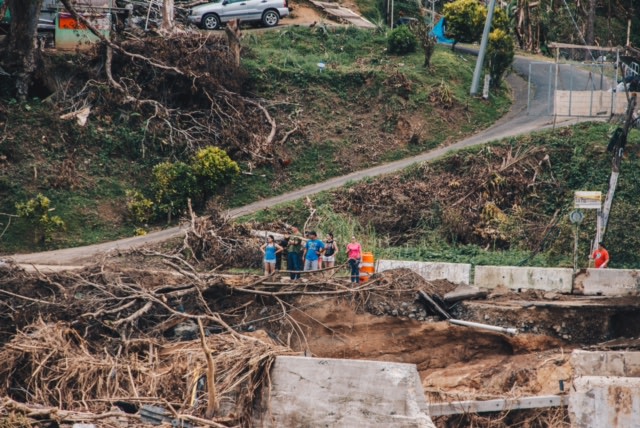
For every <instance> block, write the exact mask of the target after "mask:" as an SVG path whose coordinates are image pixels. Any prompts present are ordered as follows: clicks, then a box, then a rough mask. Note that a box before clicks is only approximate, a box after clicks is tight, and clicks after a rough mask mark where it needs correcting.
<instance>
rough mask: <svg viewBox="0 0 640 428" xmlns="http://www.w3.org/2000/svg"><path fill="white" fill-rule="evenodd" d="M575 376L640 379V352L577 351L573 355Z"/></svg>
mask: <svg viewBox="0 0 640 428" xmlns="http://www.w3.org/2000/svg"><path fill="white" fill-rule="evenodd" d="M571 365H572V366H573V374H574V376H576V377H578V376H618V377H620V376H622V377H638V378H640V352H626V351H606V352H589V351H582V350H575V351H573V352H572V353H571Z"/></svg>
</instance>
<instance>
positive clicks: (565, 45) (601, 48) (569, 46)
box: [548, 42, 620, 52]
mask: <svg viewBox="0 0 640 428" xmlns="http://www.w3.org/2000/svg"><path fill="white" fill-rule="evenodd" d="M548 46H549V47H550V48H560V49H563V48H565V49H589V50H592V51H601V52H617V51H619V50H620V48H619V47H615V48H610V47H606V46H585V45H574V44H571V43H557V42H551V43H549V44H548Z"/></svg>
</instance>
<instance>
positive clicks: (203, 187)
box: [191, 147, 240, 203]
mask: <svg viewBox="0 0 640 428" xmlns="http://www.w3.org/2000/svg"><path fill="white" fill-rule="evenodd" d="M191 168H192V169H193V174H194V175H195V177H196V180H197V185H198V189H199V191H200V192H201V200H200V201H199V202H201V203H204V202H206V200H207V199H208V198H209V197H210V196H211V195H212V194H214V193H215V191H216V190H217V189H218V188H219V186H220V185H221V184H224V183H228V182H229V181H231V180H232V179H233V177H235V176H236V175H238V174H239V173H240V167H239V166H238V164H237V163H236V162H234V161H233V160H232V159H231V158H230V157H229V155H228V154H227V153H226V152H225V151H224V150H222V149H219V148H218V147H206V148H204V149H201V150H199V151H198V153H196V155H195V156H194V158H193V161H192V162H191Z"/></svg>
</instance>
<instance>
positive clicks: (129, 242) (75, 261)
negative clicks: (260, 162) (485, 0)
mask: <svg viewBox="0 0 640 428" xmlns="http://www.w3.org/2000/svg"><path fill="white" fill-rule="evenodd" d="M530 62H532V61H531V60H530V59H528V58H524V57H518V58H517V59H516V61H515V63H514V68H515V69H516V70H517V71H518V72H521V73H524V72H525V71H526V70H528V65H529V63H530ZM536 79H539V80H542V79H546V75H545V76H533V75H532V81H533V83H534V84H535V82H536ZM507 81H508V83H509V85H510V86H511V88H512V93H513V99H514V103H513V105H512V106H511V110H510V111H509V113H507V114H506V115H505V116H504V117H503V118H501V119H500V120H499V121H498V122H496V123H495V124H494V125H493V126H491V127H490V128H488V129H486V130H484V131H482V132H479V133H478V134H476V135H473V136H471V137H469V138H465V139H464V140H461V141H458V142H457V143H454V144H451V145H449V146H447V147H440V148H437V149H434V150H430V151H428V152H425V153H422V154H420V155H417V156H413V157H410V158H406V159H402V160H398V161H395V162H390V163H386V164H383V165H378V166H375V167H372V168H368V169H364V170H361V171H356V172H353V173H351V174H347V175H344V176H341V177H334V178H332V179H329V180H327V181H323V182H321V183H316V184H312V185H309V186H306V187H302V188H300V189H298V190H295V191H293V192H289V193H285V194H283V195H279V196H275V197H272V198H268V199H263V200H260V201H257V202H254V203H252V204H249V205H245V206H243V207H239V208H234V209H232V210H230V211H229V215H230V216H231V217H233V218H236V217H240V216H243V215H246V214H251V213H254V212H256V211H259V210H261V209H264V208H267V207H272V206H274V205H277V204H280V203H283V202H289V201H293V200H296V199H299V198H302V197H304V196H310V195H314V194H316V193H320V192H323V191H326V190H331V189H334V188H337V187H340V186H344V185H345V184H346V183H348V182H353V181H359V180H362V179H365V178H368V177H375V176H379V175H384V174H390V173H393V172H396V171H399V170H402V169H404V168H407V167H408V166H410V165H413V164H415V163H419V162H428V161H433V160H435V159H438V158H440V157H442V156H444V155H445V154H447V153H450V152H452V151H454V150H459V149H462V148H465V147H470V146H475V145H479V144H484V143H487V142H490V141H494V140H499V139H503V138H507V137H515V136H518V135H522V134H528V133H531V132H534V131H539V130H543V129H547V128H551V127H553V126H556V127H560V126H568V125H571V124H574V123H577V122H579V121H587V120H591V121H592V120H594V119H590V118H557V119H556V120H555V121H554V117H553V116H542V115H540V116H536V115H529V114H528V111H527V100H528V99H530V102H531V103H532V106H533V107H536V104H540V103H544V100H542V99H540V100H538V99H537V98H538V97H537V96H536V95H535V94H534V96H533V97H531V98H530V97H528V94H527V84H526V82H525V81H524V80H523V79H522V78H521V77H519V76H518V75H516V74H511V75H510V76H509V77H508V78H507ZM540 98H542V97H540ZM531 111H535V108H532V109H531ZM182 235H183V231H182V229H181V228H180V227H173V228H170V229H165V230H161V231H158V232H153V233H149V234H147V235H144V236H136V237H131V238H126V239H121V240H118V241H112V242H105V243H103V244H95V245H89V246H85V247H77V248H67V249H63V250H55V251H46V252H41V253H32V254H16V255H13V256H10V257H6V259H13V260H14V261H15V262H17V263H21V264H33V265H44V266H46V265H67V266H69V265H82V264H84V263H88V262H93V261H95V260H96V258H97V257H99V255H100V254H105V253H108V252H111V251H118V250H127V249H131V248H138V247H141V246H144V245H146V244H152V243H158V242H163V241H166V240H168V239H171V238H176V237H179V236H182Z"/></svg>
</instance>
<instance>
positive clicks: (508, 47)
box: [487, 29, 515, 88]
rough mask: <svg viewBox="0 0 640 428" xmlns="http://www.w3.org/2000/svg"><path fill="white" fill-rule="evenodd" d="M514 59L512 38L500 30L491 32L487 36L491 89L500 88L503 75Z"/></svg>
mask: <svg viewBox="0 0 640 428" xmlns="http://www.w3.org/2000/svg"><path fill="white" fill-rule="evenodd" d="M514 57H515V46H514V41H513V37H511V36H510V35H508V34H507V33H506V32H504V31H503V30H500V29H497V30H494V31H492V32H491V34H490V35H489V49H488V51H487V61H488V62H489V74H490V75H491V86H492V87H494V88H497V87H499V86H500V83H501V82H502V78H503V77H504V74H505V73H506V71H507V70H508V69H509V67H511V64H513V58H514Z"/></svg>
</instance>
